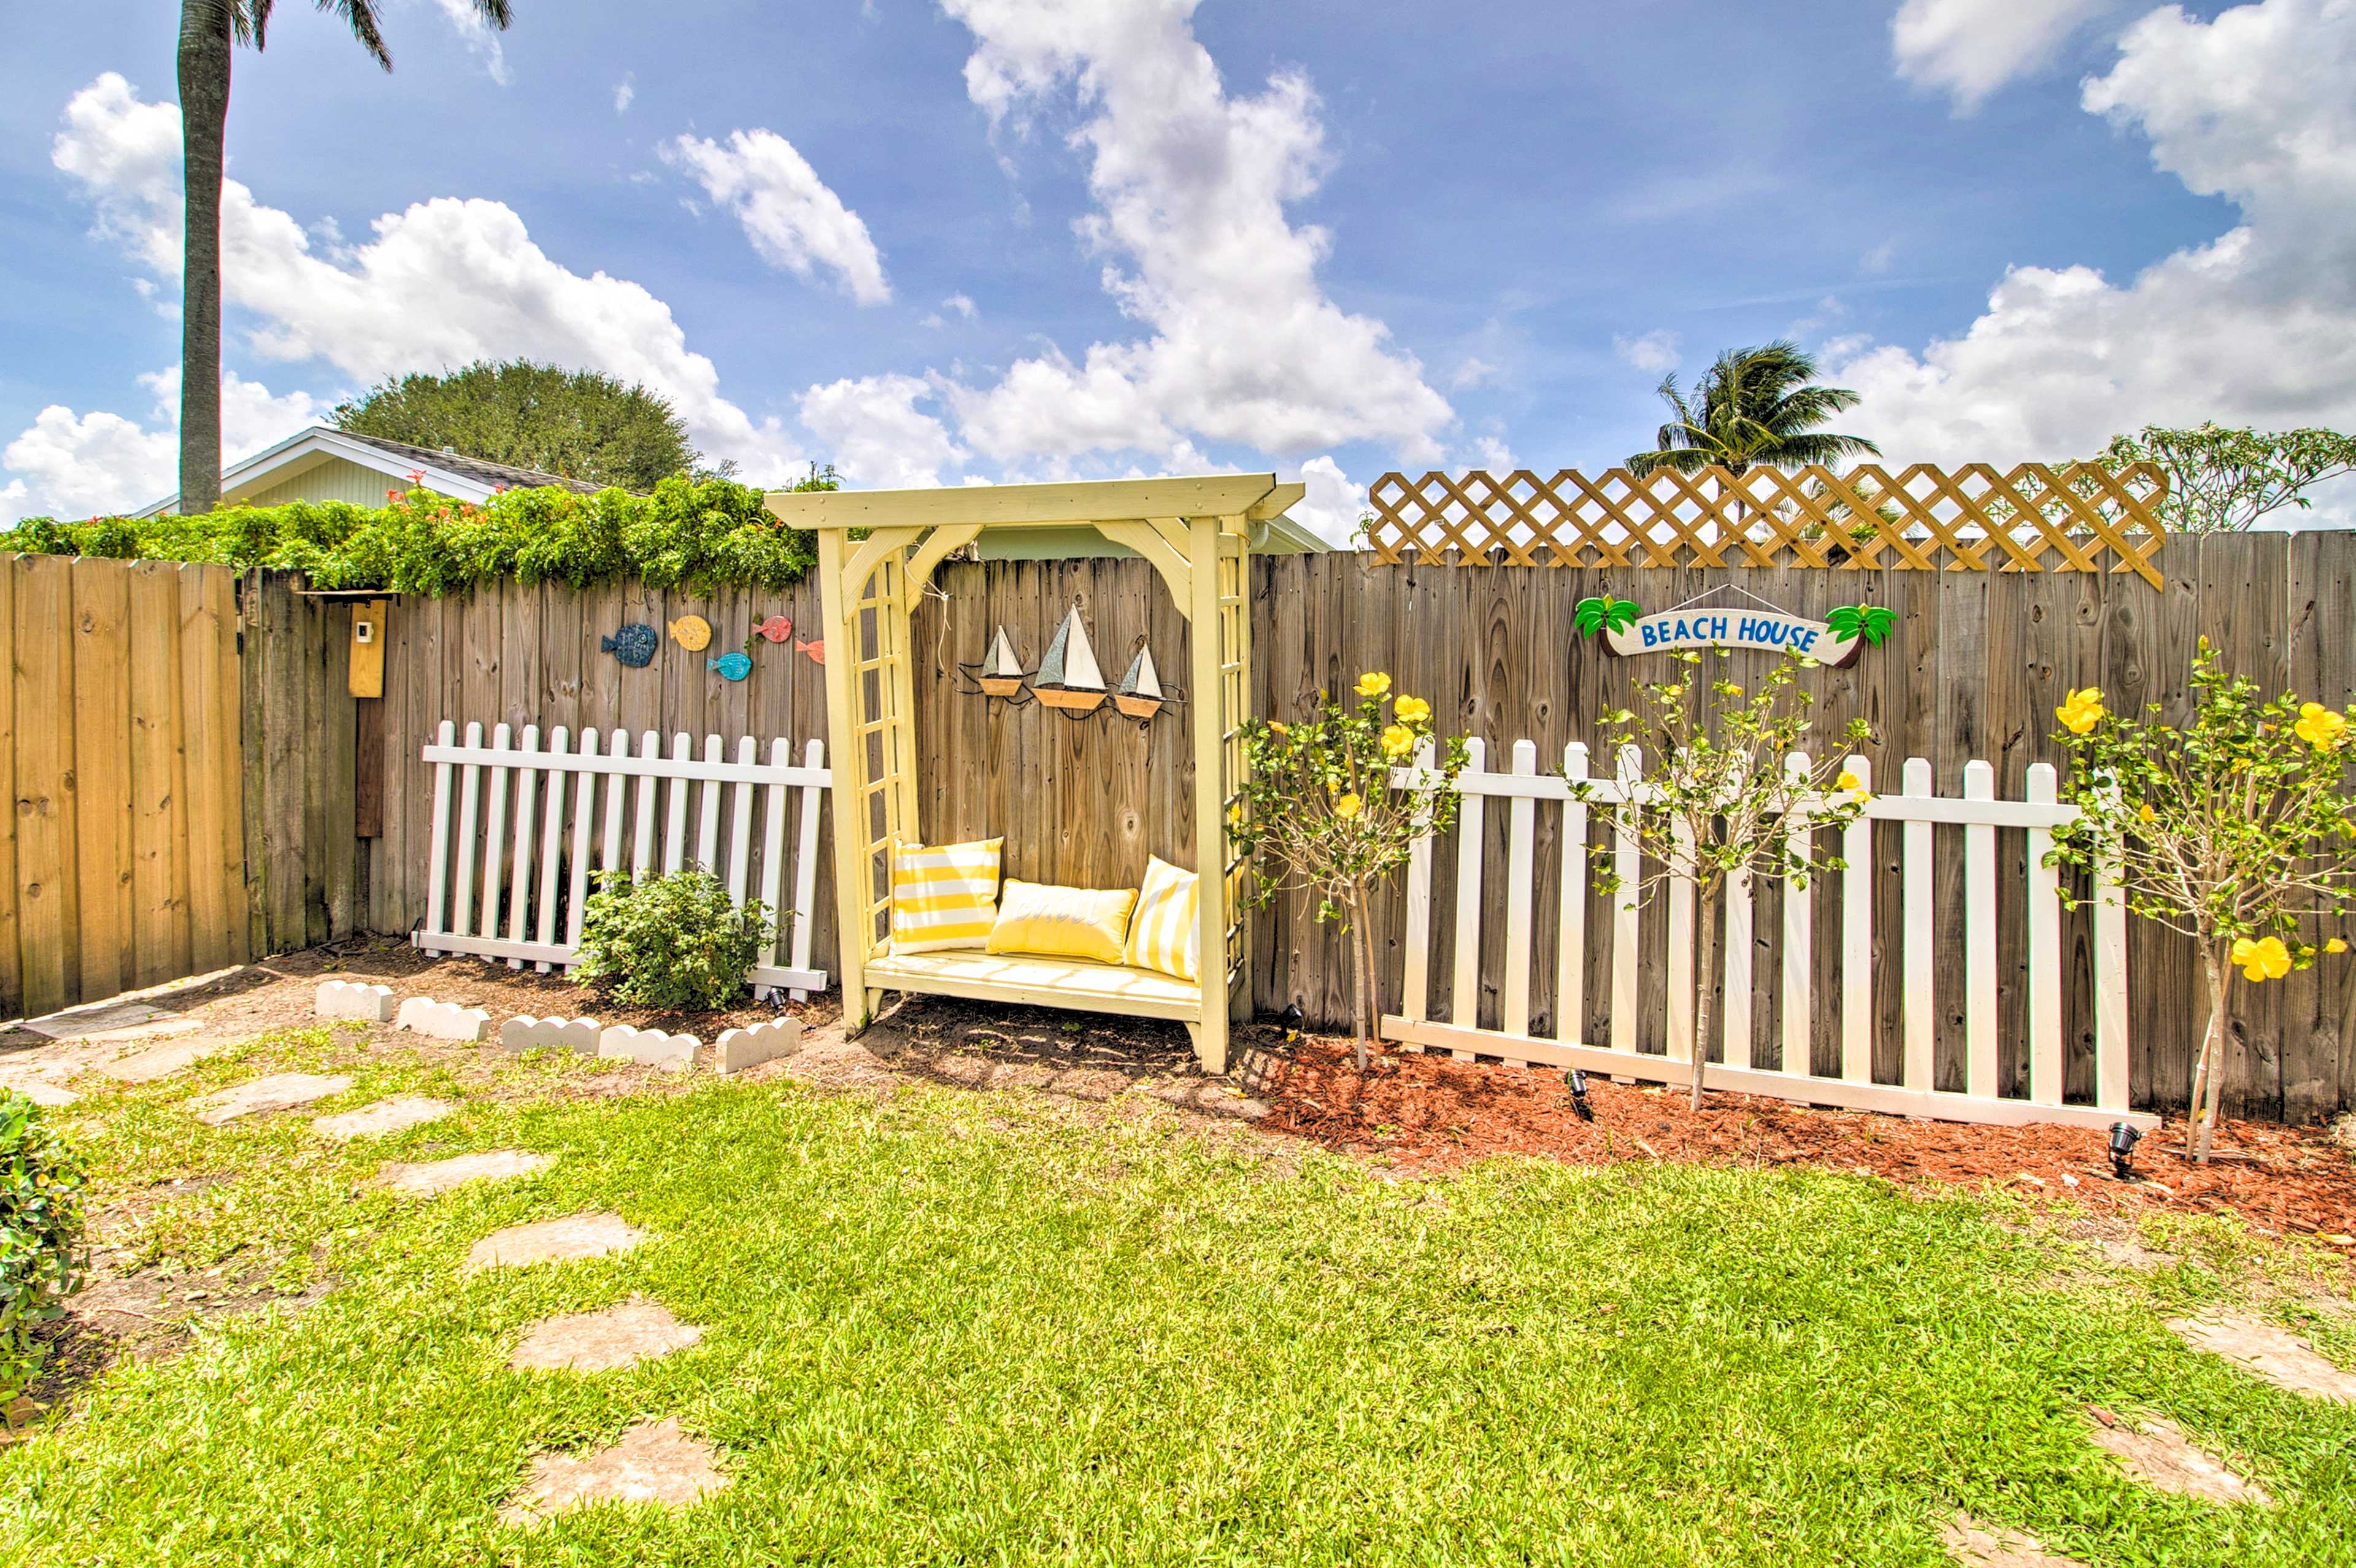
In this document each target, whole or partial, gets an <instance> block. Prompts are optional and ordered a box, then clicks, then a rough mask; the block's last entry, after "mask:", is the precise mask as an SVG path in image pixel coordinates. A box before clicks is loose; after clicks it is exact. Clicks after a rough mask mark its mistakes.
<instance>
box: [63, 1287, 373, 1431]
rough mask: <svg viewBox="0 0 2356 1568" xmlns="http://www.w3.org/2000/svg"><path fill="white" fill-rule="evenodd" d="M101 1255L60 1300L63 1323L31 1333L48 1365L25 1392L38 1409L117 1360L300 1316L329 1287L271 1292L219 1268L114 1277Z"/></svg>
mask: <svg viewBox="0 0 2356 1568" xmlns="http://www.w3.org/2000/svg"><path fill="white" fill-rule="evenodd" d="M112 1263H113V1260H112V1258H111V1257H110V1256H108V1255H106V1254H101V1255H100V1256H99V1257H97V1258H94V1259H93V1260H92V1263H91V1273H90V1275H89V1278H88V1280H87V1282H86V1283H85V1284H84V1285H83V1286H82V1288H81V1289H80V1291H78V1292H76V1293H75V1294H74V1295H73V1296H70V1297H68V1298H67V1301H66V1310H65V1314H64V1316H62V1317H58V1318H56V1319H54V1320H53V1321H51V1322H48V1323H45V1324H43V1325H41V1327H40V1328H37V1329H35V1330H34V1335H33V1337H34V1339H36V1340H37V1341H38V1342H40V1343H42V1344H45V1345H47V1346H48V1362H47V1364H46V1365H44V1366H43V1367H42V1369H41V1373H40V1375H39V1376H38V1377H37V1378H36V1379H34V1381H33V1384H32V1387H31V1388H30V1389H28V1390H27V1393H28V1394H29V1395H30V1396H31V1398H32V1400H33V1402H34V1403H36V1404H37V1405H39V1406H41V1407H42V1408H44V1409H50V1408H54V1407H56V1406H58V1405H60V1404H64V1403H70V1401H71V1400H72V1399H73V1398H74V1396H75V1395H76V1394H78V1393H79V1392H80V1391H81V1389H82V1388H83V1387H84V1386H85V1385H87V1384H88V1383H89V1382H90V1381H91V1380H92V1379H93V1378H95V1377H97V1376H98V1375H99V1374H100V1373H101V1372H103V1371H105V1370H106V1369H107V1368H109V1367H111V1366H112V1365H113V1364H114V1363H115V1362H116V1361H117V1360H121V1359H122V1358H123V1357H124V1356H131V1357H134V1358H136V1359H138V1360H166V1359H167V1358H169V1357H172V1356H177V1355H178V1354H179V1353H180V1352H181V1351H183V1350H185V1349H187V1348H188V1347H189V1345H190V1344H191V1343H193V1342H194V1340H195V1332H194V1330H195V1328H196V1327H197V1326H198V1325H199V1324H203V1323H209V1322H215V1321H219V1320H220V1319H222V1318H227V1317H241V1316H243V1315H245V1314H248V1313H253V1312H262V1311H266V1310H268V1309H269V1308H271V1307H279V1308H282V1309H284V1310H287V1311H300V1310H301V1309H302V1308H304V1307H309V1306H312V1305H313V1304H315V1303H316V1302H319V1301H322V1300H325V1299H326V1298H327V1296H328V1295H329V1294H330V1293H332V1292H333V1291H334V1289H335V1287H336V1282H335V1281H333V1280H320V1281H317V1282H316V1283H314V1284H313V1285H310V1286H308V1287H307V1288H305V1289H303V1290H300V1291H292V1292H290V1291H283V1290H274V1289H272V1288H271V1287H270V1286H269V1285H268V1284H267V1283H266V1282H265V1276H266V1274H267V1271H266V1270H263V1271H254V1272H240V1271H238V1270H236V1269H233V1268H229V1267H226V1266H224V1267H221V1268H215V1269H210V1270H208V1271H206V1272H205V1273H203V1274H182V1273H175V1272H168V1271H166V1270H164V1269H143V1270H140V1271H138V1272H136V1273H131V1274H117V1273H115V1272H113V1269H112Z"/></svg>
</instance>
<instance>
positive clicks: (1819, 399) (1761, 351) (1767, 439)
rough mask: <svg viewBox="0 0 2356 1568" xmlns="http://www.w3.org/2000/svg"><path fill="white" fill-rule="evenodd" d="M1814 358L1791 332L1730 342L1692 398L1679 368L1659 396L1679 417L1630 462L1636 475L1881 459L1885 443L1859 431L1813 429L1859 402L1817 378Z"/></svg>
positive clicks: (1738, 470) (1732, 471)
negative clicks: (1751, 344) (1750, 344)
mask: <svg viewBox="0 0 2356 1568" xmlns="http://www.w3.org/2000/svg"><path fill="white" fill-rule="evenodd" d="M1815 379H1816V361H1815V356H1814V355H1812V354H1809V353H1808V352H1807V351H1805V350H1804V349H1803V348H1801V347H1800V346H1799V345H1798V344H1796V343H1794V342H1792V341H1791V340H1789V339H1788V338H1783V339H1778V340H1777V341H1775V342H1773V343H1770V344H1767V345H1764V346H1763V347H1758V348H1730V349H1728V350H1727V351H1726V352H1725V353H1723V354H1721V355H1719V357H1718V360H1717V362H1716V363H1715V364H1713V365H1711V366H1710V368H1708V370H1707V371H1705V372H1703V374H1702V379H1701V380H1700V381H1699V382H1697V384H1696V385H1695V387H1694V396H1693V399H1692V400H1691V401H1687V399H1686V396H1685V394H1684V393H1683V392H1681V391H1679V390H1678V389H1677V379H1676V375H1675V374H1671V375H1669V376H1667V377H1665V378H1664V379H1662V381H1661V387H1660V392H1661V400H1663V401H1664V402H1665V403H1667V404H1668V405H1669V411H1670V412H1671V413H1673V414H1675V415H1676V418H1675V419H1672V420H1671V421H1669V422H1668V423H1666V424H1665V425H1663V426H1662V427H1661V429H1660V433H1659V434H1658V435H1656V436H1655V438H1654V439H1655V441H1656V442H1657V443H1658V445H1657V446H1656V447H1655V450H1653V451H1651V452H1641V453H1637V454H1636V455H1635V456H1633V457H1631V458H1630V459H1629V460H1628V467H1629V469H1630V470H1631V471H1632V472H1633V473H1634V474H1636V475H1638V476H1639V477H1641V476H1643V475H1647V474H1651V473H1654V472H1655V471H1657V470H1659V469H1663V468H1675V469H1676V470H1678V471H1679V472H1681V473H1686V474H1693V473H1697V472H1698V471H1700V470H1701V469H1704V468H1708V467H1709V466H1711V465H1712V464H1716V465H1718V466H1719V467H1722V468H1724V469H1726V470H1727V471H1728V472H1729V473H1730V474H1735V475H1741V474H1744V473H1747V472H1749V471H1750V469H1751V467H1752V466H1753V465H1754V464H1762V463H1763V464H1769V465H1770V466H1772V467H1776V468H1794V467H1803V466H1805V465H1806V464H1812V463H1822V464H1838V463H1839V462H1840V461H1841V460H1842V459H1844V458H1848V457H1867V456H1870V457H1879V456H1880V455H1881V449H1880V448H1879V447H1878V446H1876V445H1874V444H1873V443H1871V442H1869V441H1868V440H1866V439H1865V438H1864V437H1863V436H1858V435H1835V434H1831V433H1829V432H1825V431H1820V430H1818V429H1816V428H1815V427H1816V426H1818V425H1820V424H1823V423H1824V422H1825V421H1826V420H1829V419H1831V418H1832V417H1833V416H1834V415H1835V414H1837V413H1841V412H1844V411H1847V410H1849V409H1853V408H1855V407H1857V405H1858V395H1857V394H1856V393H1855V392H1852V391H1850V390H1849V389H1847V388H1846V387H1819V386H1817V385H1816V384H1815Z"/></svg>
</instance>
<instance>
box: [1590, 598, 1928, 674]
mask: <svg viewBox="0 0 2356 1568" xmlns="http://www.w3.org/2000/svg"><path fill="white" fill-rule="evenodd" d="M1744 597H1745V598H1751V595H1750V594H1745V595H1744ZM1575 619H1576V622H1577V624H1578V626H1579V629H1580V631H1581V632H1584V633H1587V634H1589V635H1599V634H1600V635H1601V636H1602V638H1603V641H1604V645H1606V646H1607V647H1609V648H1611V650H1612V652H1613V653H1615V654H1623V655H1628V654H1667V653H1676V652H1678V651H1679V650H1681V649H1685V648H1748V649H1751V650H1753V651H1755V652H1759V653H1767V654H1793V655H1796V656H1799V657H1801V658H1808V659H1814V660H1815V661H1816V662H1817V663H1818V664H1822V665H1833V666H1839V665H1845V664H1847V663H1848V662H1849V661H1850V660H1852V659H1854V658H1856V657H1857V656H1858V651H1859V650H1861V649H1863V648H1866V647H1869V646H1872V647H1878V646H1879V645H1880V644H1881V642H1882V640H1883V639H1884V638H1885V637H1887V636H1888V635H1890V628H1891V627H1892V626H1893V625H1895V624H1897V619H1898V618H1897V616H1896V615H1894V614H1892V613H1890V611H1888V610H1885V609H1883V608H1882V607H1881V606H1879V605H1878V604H1849V605H1844V606H1842V607H1841V608H1840V609H1837V610H1835V611H1834V612H1833V613H1831V614H1830V615H1828V616H1826V618H1825V619H1824V620H1821V621H1812V620H1810V619H1808V618H1807V617H1806V616H1804V615H1794V614H1792V613H1789V612H1788V611H1783V610H1778V609H1776V608H1775V607H1774V606H1772V605H1771V604H1768V603H1764V602H1754V603H1751V604H1749V605H1733V604H1711V605H1704V604H1699V603H1688V604H1681V605H1678V606H1677V607H1676V609H1674V610H1665V611H1663V612H1662V613H1659V614H1657V615H1647V614H1645V613H1644V612H1643V611H1642V610H1641V609H1640V608H1639V607H1638V606H1637V605H1636V603H1634V602H1633V601H1632V600H1627V599H1610V598H1603V599H1582V600H1580V602H1579V606H1578V608H1577V610H1576V612H1575Z"/></svg>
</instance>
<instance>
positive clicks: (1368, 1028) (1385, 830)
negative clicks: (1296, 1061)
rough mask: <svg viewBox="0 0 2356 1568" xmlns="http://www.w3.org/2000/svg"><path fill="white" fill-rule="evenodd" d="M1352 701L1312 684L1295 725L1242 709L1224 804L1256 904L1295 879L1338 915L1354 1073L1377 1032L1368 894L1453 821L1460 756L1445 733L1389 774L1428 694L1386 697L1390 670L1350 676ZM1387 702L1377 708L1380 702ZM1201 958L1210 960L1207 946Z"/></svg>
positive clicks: (1419, 738) (1323, 913)
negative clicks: (1238, 749)
mask: <svg viewBox="0 0 2356 1568" xmlns="http://www.w3.org/2000/svg"><path fill="white" fill-rule="evenodd" d="M1357 696H1358V702H1357V706H1356V707H1355V708H1344V707H1343V706H1342V705H1340V704H1339V703H1336V702H1333V701H1331V700H1329V699H1326V698H1325V697H1324V695H1323V693H1320V694H1319V699H1318V702H1317V705H1316V706H1315V707H1313V708H1312V709H1310V710H1309V712H1308V713H1307V714H1306V715H1305V716H1304V717H1303V718H1302V719H1301V720H1299V721H1298V722H1296V723H1290V724H1288V723H1285V722H1284V721H1282V720H1259V719H1247V720H1244V724H1243V742H1244V783H1243V790H1242V795H1243V798H1242V799H1241V800H1240V801H1239V802H1238V803H1237V805H1235V806H1234V807H1233V808H1231V810H1230V812H1229V816H1228V836H1229V837H1230V838H1232V839H1233V840H1234V842H1235V845H1236V848H1237V850H1238V851H1239V852H1240V853H1242V854H1245V855H1248V856H1249V857H1250V858H1251V862H1252V870H1253V893H1252V896H1253V899H1254V901H1256V902H1257V903H1258V904H1259V905H1260V906H1261V907H1262V908H1265V907H1267V905H1268V904H1269V903H1270V902H1272V901H1274V900H1275V899H1276V897H1277V895H1278V894H1280V893H1281V892H1284V891H1287V890H1288V889H1292V888H1299V889H1301V890H1303V891H1308V892H1312V893H1315V894H1316V895H1317V899H1318V903H1317V918H1318V919H1319V920H1320V921H1329V920H1330V921H1333V922H1336V923H1339V924H1340V926H1341V928H1342V932H1343V933H1344V935H1345V936H1346V937H1348V938H1350V939H1351V944H1352V946H1353V947H1354V949H1355V951H1354V952H1353V954H1352V955H1351V956H1352V962H1351V965H1350V967H1351V969H1352V970H1353V971H1354V975H1353V980H1352V985H1351V989H1350V1027H1351V1031H1352V1035H1353V1043H1354V1044H1355V1047H1356V1050H1357V1053H1358V1071H1360V1072H1365V1068H1366V1044H1367V1042H1368V1041H1369V1040H1373V1039H1374V1038H1375V1027H1376V1023H1377V1022H1379V1021H1380V1020H1379V1019H1378V1018H1377V1016H1376V1000H1377V998H1376V989H1375V938H1374V921H1375V903H1374V901H1375V894H1376V891H1378V890H1380V889H1381V888H1382V887H1383V886H1384V884H1386V883H1387V882H1388V881H1389V880H1390V879H1391V878H1392V877H1394V876H1396V875H1398V869H1399V868H1400V867H1401V866H1404V865H1406V864H1407V861H1408V851H1409V850H1411V849H1412V848H1414V847H1415V841H1416V840H1417V839H1418V838H1420V837H1424V836H1425V835H1427V834H1432V833H1445V832H1447V831H1448V827H1449V825H1450V824H1451V823H1452V822H1453V821H1454V820H1455V819H1456V807H1457V795H1456V791H1455V789H1454V788H1453V787H1452V784H1453V782H1454V780H1455V777H1456V775H1457V774H1458V773H1462V772H1463V771H1464V763H1465V760H1466V757H1467V755H1468V752H1467V750H1466V748H1465V745H1464V742H1463V741H1462V740H1461V739H1453V740H1451V741H1448V743H1447V746H1446V748H1445V751H1444V754H1441V755H1440V756H1438V757H1437V758H1436V765H1434V766H1430V767H1428V768H1426V769H1425V770H1424V771H1422V772H1421V773H1417V774H1414V775H1411V779H1412V782H1410V783H1408V784H1403V785H1402V784H1394V783H1393V782H1392V779H1393V776H1394V774H1393V770H1394V769H1397V768H1402V767H1406V766H1408V764H1409V763H1412V762H1413V761H1414V758H1415V755H1416V752H1417V751H1418V750H1419V748H1421V747H1422V746H1423V745H1424V744H1425V743H1426V742H1427V741H1430V739H1431V704H1430V703H1428V702H1425V701H1423V700H1422V699H1419V698H1414V697H1401V698H1399V699H1398V700H1397V701H1396V702H1393V701H1392V700H1391V677H1389V676H1388V675H1387V674H1386V673H1384V672H1382V671H1379V670H1375V671H1369V672H1368V673H1366V674H1365V675H1362V676H1360V677H1358V686H1357ZM1386 705H1387V706H1388V708H1389V709H1390V711H1389V712H1388V713H1387V714H1386V713H1385V712H1384V709H1385V707H1386ZM1203 961H1204V962H1205V963H1206V964H1208V963H1214V962H1217V961H1218V960H1217V959H1216V957H1215V955H1211V954H1205V955H1204V956H1203Z"/></svg>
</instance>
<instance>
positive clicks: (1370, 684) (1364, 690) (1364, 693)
mask: <svg viewBox="0 0 2356 1568" xmlns="http://www.w3.org/2000/svg"><path fill="white" fill-rule="evenodd" d="M1390 688H1391V677H1389V676H1387V675H1385V674H1384V673H1383V672H1382V671H1381V670H1378V669H1370V670H1368V671H1367V672H1366V673H1365V674H1364V675H1362V676H1360V677H1358V695H1359V696H1361V697H1383V696H1386V695H1387V694H1388V693H1389V691H1390Z"/></svg>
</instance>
